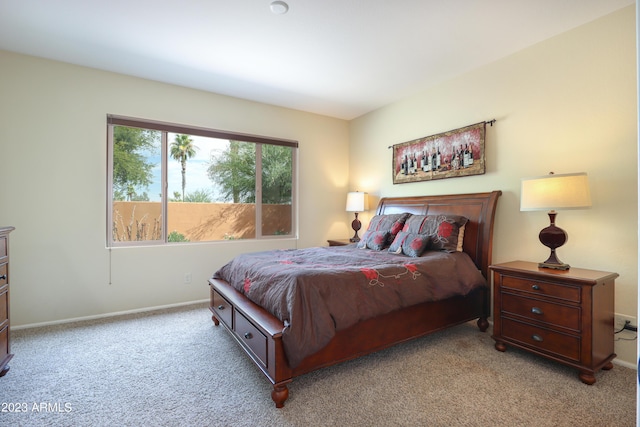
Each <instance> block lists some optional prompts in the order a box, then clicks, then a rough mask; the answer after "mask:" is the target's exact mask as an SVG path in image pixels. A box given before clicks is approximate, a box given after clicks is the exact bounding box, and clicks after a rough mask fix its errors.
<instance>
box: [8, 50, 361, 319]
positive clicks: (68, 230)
mask: <svg viewBox="0 0 640 427" xmlns="http://www.w3.org/2000/svg"><path fill="white" fill-rule="evenodd" d="M0 76H1V78H0V162H1V163H0V165H1V166H0V196H1V199H0V200H1V202H0V224H2V225H12V226H15V227H16V230H15V232H13V233H12V235H11V251H12V252H11V255H12V258H11V259H12V264H11V285H12V288H11V321H12V325H14V326H20V325H25V324H34V323H41V322H50V321H56V320H60V319H69V318H77V317H84V316H94V315H100V314H102V313H111V312H119V311H126V310H134V309H139V308H144V307H154V306H161V305H168V304H175V303H181V302H188V301H196V300H202V299H206V298H208V295H209V290H208V287H207V286H206V283H207V279H208V278H209V277H211V275H212V274H213V272H214V271H215V270H216V269H217V268H218V267H220V266H221V265H222V264H223V263H225V262H226V261H228V260H229V259H231V258H232V257H233V256H235V255H236V254H239V253H242V252H248V251H255V250H266V249H272V248H273V249H276V248H293V247H305V246H315V245H322V244H326V239H328V238H335V237H341V236H344V237H348V236H349V234H348V229H347V226H348V223H347V222H346V221H345V220H344V203H345V195H346V193H347V191H348V188H347V183H348V123H347V122H346V121H344V120H338V119H333V118H329V117H324V116H318V115H314V114H308V113H304V112H299V111H294V110H288V109H284V108H279V107H275V106H268V105H263V104H258V103H253V102H248V101H243V100H239V99H234V98H230V97H225V96H221V95H215V94H210V93H205V92H201V91H196V90H191V89H186V88H182V87H177V86H171V85H166V84H161V83H157V82H153V81H148V80H142V79H138V78H134V77H127V76H123V75H118V74H113V73H108V72H102V71H97V70H93V69H88V68H82V67H77V66H74V65H69V64H64V63H60V62H53V61H48V60H44V59H37V58H33V57H28V56H22V55H17V54H13V53H9V52H2V51H0ZM107 114H116V115H123V116H131V117H139V118H145V119H153V120H160V121H166V122H174V123H182V124H187V125H194V126H202V127H209V128H214V129H221V130H227V131H234V132H241V133H248V134H257V135H264V136H269V137H275V138H284V139H291V140H297V141H299V147H300V149H299V157H298V163H299V167H300V173H299V177H298V184H299V188H300V189H302V191H299V200H300V203H299V211H298V217H299V219H298V223H299V236H300V238H299V240H296V239H278V240H275V241H274V240H271V241H269V240H261V241H256V240H252V241H227V242H217V243H201V244H197V245H182V244H176V245H170V246H167V247H139V248H115V249H112V250H108V249H107V248H106V247H105V242H106V236H107V227H106V212H107V204H106V188H107V183H106V179H107V178H106V177H107V173H106V165H107V145H106V143H107V141H106V129H107V125H106V117H107ZM186 273H191V274H192V283H191V284H188V285H187V284H184V283H183V281H184V275H185V274H186Z"/></svg>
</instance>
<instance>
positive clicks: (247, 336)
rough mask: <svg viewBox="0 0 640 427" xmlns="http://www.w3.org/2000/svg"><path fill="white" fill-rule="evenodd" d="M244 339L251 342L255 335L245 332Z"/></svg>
mask: <svg viewBox="0 0 640 427" xmlns="http://www.w3.org/2000/svg"><path fill="white" fill-rule="evenodd" d="M244 337H245V338H246V339H248V340H250V339H251V338H253V335H251V332H245V333H244Z"/></svg>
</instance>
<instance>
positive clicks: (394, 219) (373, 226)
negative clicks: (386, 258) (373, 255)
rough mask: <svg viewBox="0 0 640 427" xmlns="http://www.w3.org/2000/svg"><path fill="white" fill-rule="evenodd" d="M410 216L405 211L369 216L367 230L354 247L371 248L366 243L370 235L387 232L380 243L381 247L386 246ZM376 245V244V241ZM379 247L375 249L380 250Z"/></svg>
mask: <svg viewBox="0 0 640 427" xmlns="http://www.w3.org/2000/svg"><path fill="white" fill-rule="evenodd" d="M410 216H411V214H410V213H406V212H405V213H401V214H387V215H376V216H374V217H373V218H371V221H369V227H367V231H365V233H364V235H363V236H362V238H361V239H360V241H359V242H358V243H357V245H356V247H357V248H359V249H364V248H369V249H373V248H372V247H369V243H368V241H369V239H370V238H371V236H372V235H374V234H375V233H384V232H388V234H387V237H386V240H385V242H384V243H383V244H382V248H381V249H384V248H386V247H387V246H389V245H390V244H391V242H393V239H394V238H395V237H396V234H398V232H399V231H400V230H402V227H403V226H404V223H405V221H406V220H407V218H409V217H410ZM376 246H378V244H377V243H376ZM381 249H377V250H381Z"/></svg>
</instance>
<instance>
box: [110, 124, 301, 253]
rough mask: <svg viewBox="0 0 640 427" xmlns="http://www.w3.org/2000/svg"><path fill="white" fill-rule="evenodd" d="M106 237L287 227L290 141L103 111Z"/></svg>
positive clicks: (286, 231) (271, 231) (257, 234)
mask: <svg viewBox="0 0 640 427" xmlns="http://www.w3.org/2000/svg"><path fill="white" fill-rule="evenodd" d="M107 135H108V161H109V167H108V174H109V176H108V193H109V194H108V205H109V206H108V210H107V213H108V214H107V222H108V224H107V242H108V245H110V246H131V245H141V244H144V245H147V244H165V243H169V244H171V243H179V242H204V241H215V240H235V239H260V238H267V237H268V238H276V237H278V236H289V237H291V236H294V235H295V221H294V220H295V199H294V195H295V176H296V173H295V170H296V154H297V147H298V143H297V142H295V141H289V140H279V139H271V138H265V137H261V136H254V135H243V134H236V133H231V132H222V131H216V130H211V129H203V128H197V127H188V126H181V125H174V124H169V123H162V122H155V121H146V120H140V119H131V118H126V117H119V116H108V117H107Z"/></svg>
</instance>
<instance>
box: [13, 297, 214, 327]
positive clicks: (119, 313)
mask: <svg viewBox="0 0 640 427" xmlns="http://www.w3.org/2000/svg"><path fill="white" fill-rule="evenodd" d="M205 302H209V300H208V299H203V300H198V301H189V302H180V303H176V304H167V305H159V306H155V307H145V308H137V309H134V310H125V311H115V312H111V313H103V314H96V315H94V316H82V317H73V318H71V319H62V320H53V321H51V322H41V323H28V324H26V325H18V326H13V325H12V326H11V330H12V331H17V330H20V329H30V328H38V327H41V326H51V325H62V324H65V323H73V322H82V321H85V320H96V319H105V318H109V317H116V316H122V315H126V314H136V313H146V312H148V311H155V310H164V309H167V308H175V307H184V306H187V305H195V304H203V303H205Z"/></svg>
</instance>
